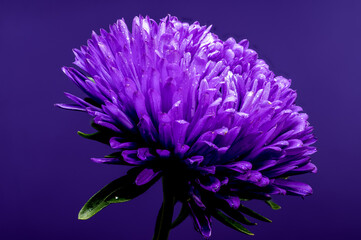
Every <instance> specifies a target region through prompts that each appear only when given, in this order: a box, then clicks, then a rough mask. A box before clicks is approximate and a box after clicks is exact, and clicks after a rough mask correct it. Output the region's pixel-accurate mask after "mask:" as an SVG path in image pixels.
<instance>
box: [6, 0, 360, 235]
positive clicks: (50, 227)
mask: <svg viewBox="0 0 361 240" xmlns="http://www.w3.org/2000/svg"><path fill="white" fill-rule="evenodd" d="M290 2H292V3H290ZM360 10H361V2H360V1H324V2H321V1H319V2H317V3H312V2H311V1H284V2H281V1H233V2H231V1H226V0H221V1H214V2H211V1H205V2H203V3H198V2H197V3H194V2H193V1H166V0H163V1H153V2H150V1H137V0H133V1H131V0H129V1H120V0H117V1H105V0H103V1H99V2H95V1H78V2H73V1H57V2H56V1H25V0H24V1H21V2H17V1H4V0H1V1H0V54H1V55H0V69H1V71H0V74H1V75H0V79H1V80H0V81H1V86H0V104H1V117H0V128H1V138H0V139H1V145H0V148H1V167H0V212H1V215H0V239H4V240H8V239H16V240H20V239H27V240H30V239H37V240H43V239H47V240H48V239H51V240H57V239H59V240H60V239H61V240H64V239H67V240H72V239H87V240H93V239H94V240H95V239H103V240H107V239H111V240H114V239H119V240H120V239H125V240H133V239H134V240H137V239H139V240H145V239H151V237H152V234H153V228H154V223H155V217H156V214H157V212H158V209H159V207H160V204H161V188H160V184H159V183H158V184H157V185H156V186H155V187H153V188H152V189H151V190H150V191H148V192H147V193H146V194H144V195H143V196H141V197H139V198H137V199H135V200H133V201H131V202H128V203H124V204H118V205H112V206H110V207H108V208H106V209H104V210H103V211H102V212H100V213H99V214H97V215H96V216H95V217H94V218H92V219H90V220H88V221H79V220H77V213H78V211H79V209H80V208H81V206H82V204H84V203H85V201H86V200H87V199H88V198H89V197H90V196H91V195H92V194H93V193H95V192H96V191H97V190H98V189H100V188H101V187H102V186H103V185H105V184H107V183H108V182H110V181H111V180H113V179H115V178H117V177H119V176H120V175H121V174H123V173H124V172H125V169H124V168H122V167H114V166H104V165H97V164H94V163H92V162H91V161H90V160H89V158H90V157H92V156H93V157H95V156H98V157H101V156H103V155H104V154H105V153H108V152H109V151H108V150H109V149H107V147H105V146H103V145H101V144H99V143H96V142H91V141H88V140H85V139H83V138H81V137H79V136H77V134H76V131H77V130H81V131H84V132H87V131H88V132H89V130H90V127H89V126H88V125H89V118H88V116H87V115H85V114H82V113H74V112H68V111H64V110H60V109H57V108H55V107H53V104H54V103H57V102H66V101H67V99H66V98H65V96H64V95H63V92H64V91H68V92H72V93H75V94H79V93H80V91H79V90H78V89H77V88H76V87H75V85H73V84H72V83H71V81H69V80H68V79H67V77H66V76H65V75H64V74H63V73H62V72H61V70H60V68H61V67H62V66H63V65H67V66H70V65H71V63H72V61H73V59H74V58H73V54H72V52H71V49H72V48H77V47H79V46H80V45H82V44H85V43H86V40H87V39H88V38H89V37H90V34H91V31H92V30H95V31H96V32H99V29H100V28H106V29H107V28H108V25H109V24H112V23H114V22H115V21H116V19H118V18H122V17H124V18H125V19H126V21H127V23H128V24H129V23H130V22H131V20H132V18H133V17H134V16H135V15H138V14H143V15H145V14H148V15H149V16H150V17H151V18H153V19H156V20H157V21H158V20H159V19H160V18H163V17H164V16H165V15H166V14H168V13H171V14H172V15H175V16H178V17H179V18H180V19H181V20H185V21H189V22H193V21H195V20H198V21H200V23H201V24H203V25H204V24H207V25H208V24H212V25H213V32H215V33H216V34H218V35H219V36H220V37H221V38H222V39H223V40H225V39H226V38H228V37H230V36H233V37H235V38H236V40H241V39H243V38H247V39H249V40H250V46H251V48H253V49H255V50H256V51H258V53H259V56H260V57H261V58H263V59H265V60H266V61H267V62H268V63H269V64H270V66H271V69H272V70H274V71H275V73H276V74H279V75H283V76H285V77H287V78H291V79H293V83H292V87H293V88H294V89H297V92H298V100H297V103H298V104H299V105H301V106H302V107H303V108H304V110H305V112H307V113H308V114H309V115H310V122H311V124H312V125H314V126H315V134H316V136H317V137H318V139H319V140H318V142H317V147H318V149H319V152H318V153H317V154H316V155H315V156H314V157H313V162H314V163H316V164H317V166H318V167H319V173H318V174H316V175H313V174H309V175H306V176H302V177H299V179H304V180H305V181H306V182H308V183H310V184H311V185H312V186H313V188H314V195H313V196H310V197H307V198H306V199H305V200H302V199H301V198H295V197H277V198H276V202H278V203H279V204H281V205H282V206H283V208H282V210H279V211H277V212H276V211H272V210H270V209H269V208H267V207H266V206H265V204H264V203H254V204H253V205H254V206H255V208H256V209H258V210H259V212H261V213H264V215H266V216H268V217H270V218H271V219H272V220H273V223H271V224H269V223H262V222H261V223H260V224H259V225H258V226H256V227H251V228H250V229H251V230H252V231H254V233H255V234H256V236H255V237H249V236H246V235H242V234H241V233H238V232H236V231H234V230H232V229H229V228H227V227H224V226H222V225H221V224H219V223H218V222H215V223H214V234H213V236H214V238H213V239H222V240H223V239H230V240H231V239H257V240H261V239H278V240H286V239H287V240H289V239H293V240H298V239H302V240H304V239H320V238H323V239H328V240H329V239H356V238H357V237H359V236H360V235H361V234H360V231H359V230H357V227H360V223H361V221H360V217H359V215H360V214H361V207H360V204H361V203H360V202H361V191H360V187H359V186H360V183H361V180H360V169H361V161H360V157H359V155H360V154H359V152H360V135H361V124H360V115H361V113H360V110H361V109H360V103H361V101H360V100H361V94H360V93H361V92H360V89H361V73H360V72H361V71H360V53H361V44H360V43H361V17H360V16H361V15H360ZM170 239H171V240H181V239H188V240H192V239H201V237H200V235H199V234H198V233H196V232H195V231H194V230H193V225H192V222H191V220H190V219H188V220H187V221H186V222H185V223H183V224H182V225H181V226H180V227H178V228H176V229H175V230H173V231H172V232H171V235H170Z"/></svg>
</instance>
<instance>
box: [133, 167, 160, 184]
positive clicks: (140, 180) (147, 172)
mask: <svg viewBox="0 0 361 240" xmlns="http://www.w3.org/2000/svg"><path fill="white" fill-rule="evenodd" d="M159 173H160V172H154V170H153V169H149V168H145V169H144V170H143V171H141V172H140V173H139V174H138V176H137V178H136V179H135V184H137V185H138V186H140V185H144V184H146V183H148V182H150V181H151V180H152V179H153V178H155V177H156V176H157V175H158V174H159Z"/></svg>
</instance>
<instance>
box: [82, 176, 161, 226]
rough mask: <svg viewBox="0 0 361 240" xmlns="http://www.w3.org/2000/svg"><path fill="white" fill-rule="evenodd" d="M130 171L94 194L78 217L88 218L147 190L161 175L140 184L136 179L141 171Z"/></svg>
mask: <svg viewBox="0 0 361 240" xmlns="http://www.w3.org/2000/svg"><path fill="white" fill-rule="evenodd" d="M129 172H130V173H129ZM129 172H128V174H127V175H125V176H123V177H120V178H118V179H116V180H114V181H112V182H111V183H109V184H108V185H106V186H105V187H104V188H102V189H101V190H100V191H99V192H97V193H96V194H94V196H92V197H91V198H90V199H89V200H88V202H87V203H86V204H85V205H84V206H83V207H82V209H81V210H80V212H79V215H78V218H79V219H81V220H86V219H89V218H91V217H92V216H94V215H95V214H96V213H97V212H99V211H100V210H102V209H103V208H105V207H107V206H108V205H109V204H111V203H121V202H126V201H129V200H131V199H133V198H135V197H137V196H139V195H141V194H142V193H144V192H145V191H147V190H148V189H149V188H150V187H151V186H152V185H153V184H154V183H155V182H156V181H157V180H158V179H159V177H158V178H154V179H153V180H152V181H150V182H149V183H147V184H144V185H141V186H138V185H136V184H135V183H134V181H135V179H136V177H137V175H138V174H137V173H138V172H139V171H133V172H131V171H129Z"/></svg>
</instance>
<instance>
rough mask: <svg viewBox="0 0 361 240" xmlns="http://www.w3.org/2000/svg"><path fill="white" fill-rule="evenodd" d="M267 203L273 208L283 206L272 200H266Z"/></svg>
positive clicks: (276, 208)
mask: <svg viewBox="0 0 361 240" xmlns="http://www.w3.org/2000/svg"><path fill="white" fill-rule="evenodd" d="M265 203H267V204H268V205H269V206H270V207H271V208H272V209H273V210H279V209H281V206H280V205H278V204H277V203H275V202H273V201H272V200H268V201H265Z"/></svg>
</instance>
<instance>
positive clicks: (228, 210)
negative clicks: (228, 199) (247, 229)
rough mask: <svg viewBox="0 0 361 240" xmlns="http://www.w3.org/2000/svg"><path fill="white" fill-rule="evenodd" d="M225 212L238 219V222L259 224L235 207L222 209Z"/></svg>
mask: <svg viewBox="0 0 361 240" xmlns="http://www.w3.org/2000/svg"><path fill="white" fill-rule="evenodd" d="M221 210H222V211H223V212H224V213H225V214H227V215H228V216H230V217H231V218H233V219H234V220H236V221H237V222H240V223H243V224H245V225H257V223H253V222H251V221H250V220H248V219H247V218H246V217H245V216H244V215H243V214H242V213H240V212H239V211H237V210H235V209H231V208H229V207H227V208H222V209H221Z"/></svg>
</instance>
